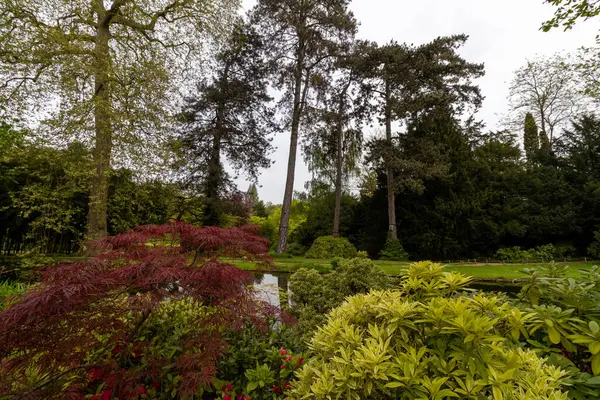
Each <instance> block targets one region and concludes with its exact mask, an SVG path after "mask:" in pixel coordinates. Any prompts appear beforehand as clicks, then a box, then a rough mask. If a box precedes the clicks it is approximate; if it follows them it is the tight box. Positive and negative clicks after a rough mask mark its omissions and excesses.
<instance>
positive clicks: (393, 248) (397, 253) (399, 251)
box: [379, 234, 409, 261]
mask: <svg viewBox="0 0 600 400" xmlns="http://www.w3.org/2000/svg"><path fill="white" fill-rule="evenodd" d="M408 257H409V254H408V253H407V252H406V250H404V247H402V243H400V240H398V239H394V238H392V235H391V234H388V236H387V239H386V241H385V246H384V247H383V249H382V250H381V252H380V253H379V258H381V259H382V260H386V261H406V260H408Z"/></svg>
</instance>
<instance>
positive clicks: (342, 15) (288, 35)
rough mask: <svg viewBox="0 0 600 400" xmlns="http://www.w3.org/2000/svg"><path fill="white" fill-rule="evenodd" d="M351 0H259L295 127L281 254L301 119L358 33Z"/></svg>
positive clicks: (260, 20)
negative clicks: (328, 68) (326, 72)
mask: <svg viewBox="0 0 600 400" xmlns="http://www.w3.org/2000/svg"><path fill="white" fill-rule="evenodd" d="M348 4H349V0H301V1H297V0H259V1H258V4H257V5H256V6H255V7H254V9H253V10H252V11H251V22H252V23H253V24H254V25H255V26H257V29H258V31H259V33H260V34H261V36H262V37H263V40H264V41H265V44H266V45H267V47H268V48H269V50H270V53H271V54H270V59H271V60H274V61H275V62H276V64H277V68H276V74H275V87H276V88H277V89H280V90H282V91H283V96H282V99H281V102H280V105H281V106H282V108H283V110H284V113H285V114H287V120H288V122H289V126H290V151H289V158H288V169H287V177H286V185H285V192H284V197H283V206H282V213H281V221H280V223H279V237H278V244H277V252H278V253H284V252H285V251H286V248H287V240H288V234H289V219H290V212H291V205H292V199H293V194H294V193H293V192H294V172H295V168H296V153H297V147H298V138H299V135H300V128H301V123H302V121H303V120H306V118H307V117H308V115H310V107H311V104H312V98H311V91H312V90H313V89H314V88H315V86H318V85H319V84H320V82H321V81H322V80H321V79H320V76H322V74H321V71H320V70H321V69H322V68H323V66H324V65H325V64H327V63H328V62H329V61H330V58H331V57H332V56H333V55H335V54H336V53H337V51H336V48H337V47H338V46H339V45H340V44H342V43H344V42H347V41H348V39H349V38H351V37H353V36H354V33H355V32H356V25H357V24H356V21H355V19H354V17H353V15H352V13H351V12H350V11H349V10H348Z"/></svg>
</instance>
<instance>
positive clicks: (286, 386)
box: [283, 383, 292, 390]
mask: <svg viewBox="0 0 600 400" xmlns="http://www.w3.org/2000/svg"><path fill="white" fill-rule="evenodd" d="M283 388H284V389H285V390H289V389H291V388H292V385H290V384H289V383H286V384H285V385H284V386H283Z"/></svg>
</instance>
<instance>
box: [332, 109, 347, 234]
mask: <svg viewBox="0 0 600 400" xmlns="http://www.w3.org/2000/svg"><path fill="white" fill-rule="evenodd" d="M336 135H337V138H336V139H337V149H336V150H337V151H336V160H335V209H334V211H333V237H339V236H340V216H341V213H342V174H343V171H342V162H343V158H344V155H343V154H342V135H343V126H342V121H339V122H338V126H337V132H336Z"/></svg>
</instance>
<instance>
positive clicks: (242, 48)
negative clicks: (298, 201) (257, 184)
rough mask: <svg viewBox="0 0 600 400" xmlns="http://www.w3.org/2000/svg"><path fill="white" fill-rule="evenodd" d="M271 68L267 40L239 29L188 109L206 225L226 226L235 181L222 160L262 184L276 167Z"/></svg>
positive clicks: (193, 179) (189, 151)
mask: <svg viewBox="0 0 600 400" xmlns="http://www.w3.org/2000/svg"><path fill="white" fill-rule="evenodd" d="M268 73H269V68H268V65H266V64H265V63H264V57H263V44H262V42H261V38H260V37H259V36H258V35H257V34H256V32H254V31H253V30H252V29H251V28H250V27H249V26H247V25H241V24H240V25H239V26H237V27H236V28H235V30H234V32H233V33H232V34H231V36H230V38H229V40H228V41H227V42H226V43H225V44H224V47H223V49H222V50H221V51H220V52H219V53H218V54H217V57H216V66H215V73H214V77H213V78H211V79H209V80H204V81H202V82H201V83H199V84H198V88H197V90H198V93H197V94H196V95H194V96H193V97H190V98H188V99H187V104H186V106H185V108H184V110H183V118H184V126H183V133H182V135H181V138H180V140H181V143H182V145H183V148H182V150H183V153H184V159H185V163H184V166H183V167H184V169H185V171H186V172H187V174H188V179H187V182H188V184H189V186H190V187H193V188H197V190H199V192H200V193H201V194H202V195H203V201H204V203H205V210H204V224H205V225H220V224H221V222H222V221H221V215H222V213H223V210H222V209H221V208H222V207H221V205H222V197H223V195H224V194H225V193H226V192H227V191H229V190H230V186H231V185H232V184H231V179H230V177H229V174H227V172H226V171H225V170H224V167H223V161H222V159H223V158H225V159H226V160H227V162H228V163H229V164H230V165H231V166H233V168H234V169H235V170H236V171H245V172H246V173H247V174H248V176H249V177H250V179H252V180H256V179H257V174H258V170H259V168H267V167H269V166H270V165H271V161H270V160H269V158H268V154H269V153H270V151H271V150H272V147H271V137H270V134H271V133H272V132H273V131H274V130H275V128H276V127H275V125H274V124H273V120H274V109H273V108H272V107H271V100H272V98H271V97H270V96H269V95H268V93H267V77H268Z"/></svg>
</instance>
